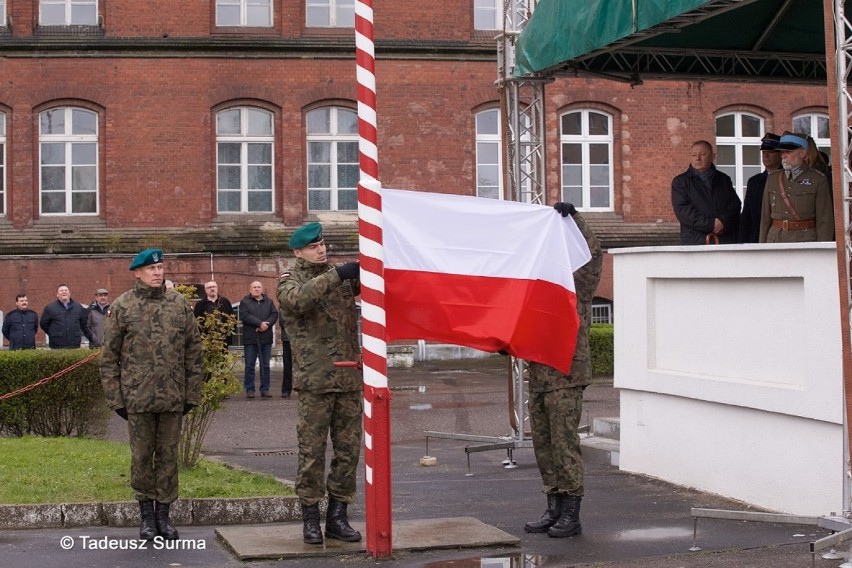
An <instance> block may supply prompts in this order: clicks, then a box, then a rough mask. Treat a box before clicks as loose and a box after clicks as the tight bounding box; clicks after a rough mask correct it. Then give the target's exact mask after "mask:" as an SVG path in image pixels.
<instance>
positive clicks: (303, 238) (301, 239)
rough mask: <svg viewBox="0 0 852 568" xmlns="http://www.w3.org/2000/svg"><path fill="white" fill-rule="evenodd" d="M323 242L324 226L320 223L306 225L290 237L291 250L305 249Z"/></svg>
mask: <svg viewBox="0 0 852 568" xmlns="http://www.w3.org/2000/svg"><path fill="white" fill-rule="evenodd" d="M320 240H322V225H320V224H319V223H316V222H314V223H305V224H304V225H302V226H301V227H299V228H298V229H296V230H295V231H293V234H292V235H291V236H290V248H292V249H300V248H305V247H306V246H308V245H309V244H311V243H315V242H317V241H320Z"/></svg>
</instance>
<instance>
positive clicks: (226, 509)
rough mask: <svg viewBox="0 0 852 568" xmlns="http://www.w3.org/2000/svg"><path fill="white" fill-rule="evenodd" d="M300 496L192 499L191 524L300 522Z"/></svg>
mask: <svg viewBox="0 0 852 568" xmlns="http://www.w3.org/2000/svg"><path fill="white" fill-rule="evenodd" d="M301 518H302V509H301V507H300V506H299V498H298V497H253V498H245V499H192V524H194V525H238V524H246V523H281V522H287V521H295V520H300V519H301Z"/></svg>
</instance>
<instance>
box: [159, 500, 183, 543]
mask: <svg viewBox="0 0 852 568" xmlns="http://www.w3.org/2000/svg"><path fill="white" fill-rule="evenodd" d="M156 503H157V534H158V535H160V536H161V537H163V539H164V540H177V539H178V532H177V529H176V528H174V527H173V526H172V523H171V521H169V508H170V505H169V504H168V503H160V502H159V501H157V502H156Z"/></svg>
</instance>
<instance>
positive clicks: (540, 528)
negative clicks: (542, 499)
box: [524, 493, 562, 533]
mask: <svg viewBox="0 0 852 568" xmlns="http://www.w3.org/2000/svg"><path fill="white" fill-rule="evenodd" d="M561 514H562V494H561V493H548V494H547V509H546V510H545V511H544V514H543V515H542V516H541V518H540V519H539V520H537V521H530V522H528V523H527V524H525V525H524V531H526V532H528V533H545V532H547V529H549V528H550V527H552V526H553V525H555V524H556V521H557V520H558V519H559V515H561Z"/></svg>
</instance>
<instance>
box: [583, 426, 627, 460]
mask: <svg viewBox="0 0 852 568" xmlns="http://www.w3.org/2000/svg"><path fill="white" fill-rule="evenodd" d="M580 448H581V450H582V452H583V461H584V462H588V463H597V464H603V465H614V466H616V467H618V456H619V449H620V443H619V441H618V440H613V439H610V438H601V437H599V436H589V435H585V434H581V435H580Z"/></svg>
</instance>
